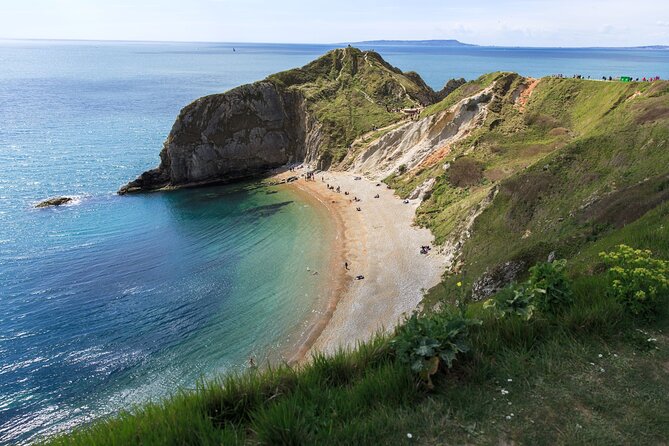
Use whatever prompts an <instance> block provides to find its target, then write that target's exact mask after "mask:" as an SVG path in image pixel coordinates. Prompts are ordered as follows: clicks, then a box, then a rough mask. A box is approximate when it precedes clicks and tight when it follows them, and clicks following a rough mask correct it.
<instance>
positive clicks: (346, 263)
mask: <svg viewBox="0 0 669 446" xmlns="http://www.w3.org/2000/svg"><path fill="white" fill-rule="evenodd" d="M344 268H346V271H348V270H349V267H348V262H344Z"/></svg>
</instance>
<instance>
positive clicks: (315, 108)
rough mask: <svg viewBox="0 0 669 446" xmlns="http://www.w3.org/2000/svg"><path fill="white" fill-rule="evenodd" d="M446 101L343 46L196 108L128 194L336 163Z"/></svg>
mask: <svg viewBox="0 0 669 446" xmlns="http://www.w3.org/2000/svg"><path fill="white" fill-rule="evenodd" d="M438 99H439V96H438V94H437V93H435V92H434V91H432V89H431V88H430V87H428V86H427V85H426V84H425V83H424V82H423V80H422V79H421V78H420V76H419V75H418V74H416V73H413V72H411V73H403V72H402V71H400V70H399V69H397V68H395V67H392V66H391V65H389V64H388V63H387V62H385V61H384V60H383V59H382V58H381V56H379V55H378V54H376V53H374V52H371V51H365V52H362V51H360V50H357V49H355V48H350V47H349V48H345V49H338V50H334V51H331V52H329V53H327V54H326V55H324V56H323V57H321V58H319V59H317V60H315V61H313V62H311V63H309V64H308V65H306V66H304V67H302V68H298V69H294V70H289V71H285V72H282V73H278V74H274V75H272V76H269V77H268V78H267V79H265V80H263V81H260V82H256V83H254V84H250V85H244V86H241V87H238V88H235V89H233V90H231V91H228V92H227V93H223V94H216V95H211V96H206V97H203V98H200V99H198V100H196V101H195V102H193V103H191V104H189V105H188V106H186V107H185V108H184V109H183V110H182V111H181V113H180V114H179V116H178V118H177V120H176V122H175V123H174V125H173V127H172V130H171V132H170V134H169V136H168V138H167V140H166V141H165V144H164V147H163V150H162V151H161V153H160V165H159V166H158V167H157V168H156V169H153V170H150V171H148V172H144V173H143V174H141V175H140V176H139V177H138V178H137V179H136V180H134V181H132V182H130V183H128V184H127V185H125V186H123V187H122V188H121V189H120V191H119V193H120V194H124V193H130V192H138V191H146V190H154V189H160V188H171V187H183V186H193V185H202V184H212V183H225V182H231V181H236V180H240V179H243V178H250V177H257V176H260V175H262V174H263V173H265V172H267V171H268V170H270V169H272V168H276V167H279V166H282V165H285V164H287V163H301V162H304V161H307V162H309V163H314V164H315V165H317V166H318V167H319V168H328V167H330V166H331V165H332V164H333V163H336V162H338V161H340V160H341V159H343V158H344V157H345V156H346V155H347V153H348V150H349V146H350V144H351V143H352V142H353V141H354V140H355V138H357V137H358V136H360V135H362V134H364V133H366V132H369V131H371V130H373V129H374V128H376V127H380V126H385V125H388V124H392V123H394V122H397V121H400V120H402V119H403V118H405V115H404V114H403V113H402V112H401V109H404V108H418V107H421V106H424V105H428V104H431V103H433V102H435V101H437V100H438Z"/></svg>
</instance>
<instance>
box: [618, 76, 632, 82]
mask: <svg viewBox="0 0 669 446" xmlns="http://www.w3.org/2000/svg"><path fill="white" fill-rule="evenodd" d="M620 81H621V82H632V78H631V77H629V76H620Z"/></svg>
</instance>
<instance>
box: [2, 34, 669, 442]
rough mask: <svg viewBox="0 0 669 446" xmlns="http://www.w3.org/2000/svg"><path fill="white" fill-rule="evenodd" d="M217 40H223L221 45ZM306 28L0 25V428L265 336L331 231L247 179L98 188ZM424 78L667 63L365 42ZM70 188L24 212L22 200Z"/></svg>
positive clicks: (98, 398) (295, 51)
mask: <svg viewBox="0 0 669 446" xmlns="http://www.w3.org/2000/svg"><path fill="white" fill-rule="evenodd" d="M232 46H234V47H235V48H236V50H237V51H235V52H234V53H233V52H232ZM329 48H331V47H329V46H324V45H248V44H247V45H244V44H235V45H222V44H152V43H141V44H140V43H100V42H9V41H5V42H2V41H0V66H1V67H2V70H0V166H1V168H0V443H16V442H25V441H29V440H30V439H33V438H34V436H35V435H41V434H45V433H49V432H53V431H58V430H61V429H64V428H67V427H69V426H72V425H74V424H76V423H80V422H82V421H85V420H89V419H93V418H95V417H98V416H100V415H101V414H105V413H109V412H113V411H115V410H116V409H118V408H120V407H127V406H128V404H131V403H140V402H142V401H146V400H148V399H157V398H161V397H163V396H165V395H167V394H169V393H170V392H173V391H174V390H175V389H176V388H178V387H187V388H188V387H193V386H194V385H195V382H196V381H197V379H198V378H200V377H202V376H213V375H215V374H217V373H220V372H223V371H226V370H230V369H235V368H240V367H243V366H244V362H245V361H246V360H247V358H248V357H249V355H255V356H256V357H257V358H264V357H266V356H267V355H268V354H271V353H272V352H274V354H276V353H277V352H278V351H281V349H282V348H284V347H285V343H286V342H287V339H288V338H289V336H290V335H291V334H293V333H294V332H295V331H299V329H300V328H302V327H303V326H304V321H305V319H307V318H308V317H309V315H311V314H312V311H313V310H314V308H315V307H317V306H318V301H319V299H321V298H322V297H323V296H321V295H320V293H321V292H322V290H321V286H320V285H321V282H319V281H320V280H322V278H320V277H318V276H313V275H311V274H310V272H309V271H307V267H309V268H310V269H311V270H312V271H313V270H325V269H326V268H327V266H328V265H327V264H326V263H327V259H326V258H325V256H323V255H322V253H323V252H324V250H326V249H327V247H328V246H329V244H330V242H331V237H332V230H331V229H332V228H331V227H330V223H329V222H328V220H327V216H324V215H323V214H322V212H320V211H319V210H318V209H315V208H313V207H312V205H310V204H309V203H306V202H304V201H301V200H300V198H299V196H297V195H295V194H294V193H292V192H291V191H290V190H287V189H279V188H274V189H273V191H276V193H268V192H269V191H270V189H267V188H259V187H257V185H255V184H253V183H249V184H242V185H236V186H228V187H211V188H204V189H193V190H182V191H178V192H172V193H153V194H147V195H138V196H126V197H118V196H116V195H115V194H114V192H115V191H116V190H117V189H118V187H119V186H120V185H122V184H123V183H125V182H126V181H128V180H129V179H132V178H134V177H135V176H136V175H137V174H138V173H140V172H142V171H144V170H146V169H148V168H151V167H153V166H155V165H156V164H157V162H158V152H159V149H160V147H161V145H162V141H163V140H164V138H165V137H166V135H167V133H168V132H169V129H170V127H171V125H172V123H173V121H174V118H175V116H176V115H177V113H178V112H179V109H180V108H181V107H183V106H184V105H186V104H187V103H188V102H190V101H191V100H193V99H196V98H197V97H199V96H203V95H205V94H211V93H218V92H221V91H225V90H227V89H230V88H232V87H234V86H236V85H239V84H242V83H246V82H251V81H254V80H258V79H261V78H263V77H265V76H266V75H268V74H270V73H273V72H276V71H279V70H283V69H287V68H291V67H294V66H300V65H303V64H305V63H307V62H308V61H310V60H312V59H313V58H315V57H317V56H318V55H320V54H322V53H323V52H325V51H326V50H328V49H329ZM375 49H376V50H378V51H380V52H381V54H382V55H383V56H384V57H386V58H387V59H388V60H389V61H390V62H391V63H393V64H395V65H397V66H399V67H401V68H402V69H405V70H409V69H411V70H416V71H418V72H419V73H420V74H421V75H423V76H424V78H425V79H426V81H427V82H428V83H429V84H430V85H432V86H433V87H434V88H440V87H441V86H442V85H443V83H444V82H445V81H446V80H447V79H449V78H452V77H460V76H464V77H466V78H469V79H471V78H474V77H476V76H478V75H480V74H483V73H485V72H490V71H495V70H511V71H520V72H521V73H523V74H526V75H534V76H539V75H545V74H552V73H565V74H571V73H581V74H585V75H588V74H591V75H592V76H601V75H609V74H611V75H619V74H629V75H633V76H637V75H639V76H643V75H660V76H663V77H667V74H669V52H667V51H646V50H556V49H531V50H528V49H504V48H469V49H434V48H428V49H425V48H411V47H402V48H393V47H378V48H375ZM56 195H74V196H76V197H77V199H76V200H75V202H74V203H73V204H71V205H67V206H63V207H60V208H54V209H42V210H36V209H33V208H32V206H33V205H34V204H35V203H36V202H37V201H39V200H41V199H44V198H48V197H52V196H56Z"/></svg>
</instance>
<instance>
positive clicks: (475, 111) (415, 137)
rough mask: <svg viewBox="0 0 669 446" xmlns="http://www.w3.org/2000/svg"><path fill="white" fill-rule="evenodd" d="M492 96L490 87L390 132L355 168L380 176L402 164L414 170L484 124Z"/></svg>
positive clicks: (360, 156) (385, 175)
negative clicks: (449, 107)
mask: <svg viewBox="0 0 669 446" xmlns="http://www.w3.org/2000/svg"><path fill="white" fill-rule="evenodd" d="M492 98H493V94H492V88H487V89H485V90H483V91H481V92H480V93H478V94H476V95H474V96H472V97H468V98H465V99H463V100H462V101H460V102H459V103H458V104H456V105H455V106H454V107H452V108H451V109H448V110H445V111H443V112H440V113H437V114H435V115H430V116H427V117H425V118H423V119H419V120H418V121H412V122H409V123H407V124H405V125H403V126H401V127H399V128H397V129H395V130H392V131H390V132H388V133H387V134H385V135H384V136H382V137H381V138H379V139H378V140H377V141H375V142H373V143H372V144H370V145H369V147H367V148H366V149H365V150H364V151H362V152H361V153H360V154H359V155H358V156H357V157H356V159H355V161H354V163H353V165H352V170H354V171H356V172H361V173H364V174H366V175H369V176H370V177H372V178H375V179H379V180H381V179H384V178H386V177H387V176H389V175H391V174H392V173H393V172H395V171H397V170H398V168H399V167H400V166H404V168H405V169H406V170H407V171H410V170H411V169H413V168H415V167H417V166H419V165H421V164H422V163H424V162H425V161H426V160H428V158H429V157H430V156H431V155H433V154H435V153H437V152H439V151H440V150H442V151H443V150H447V148H448V146H449V145H450V144H452V143H453V142H455V141H459V140H461V139H462V138H463V137H464V136H465V135H467V134H468V133H469V132H470V131H471V130H472V129H475V128H477V127H478V126H480V125H481V123H482V122H483V121H484V120H485V116H486V112H487V106H488V104H489V103H490V101H491V100H492ZM442 157H443V155H442V156H441V157H439V159H441V158H442Z"/></svg>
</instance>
